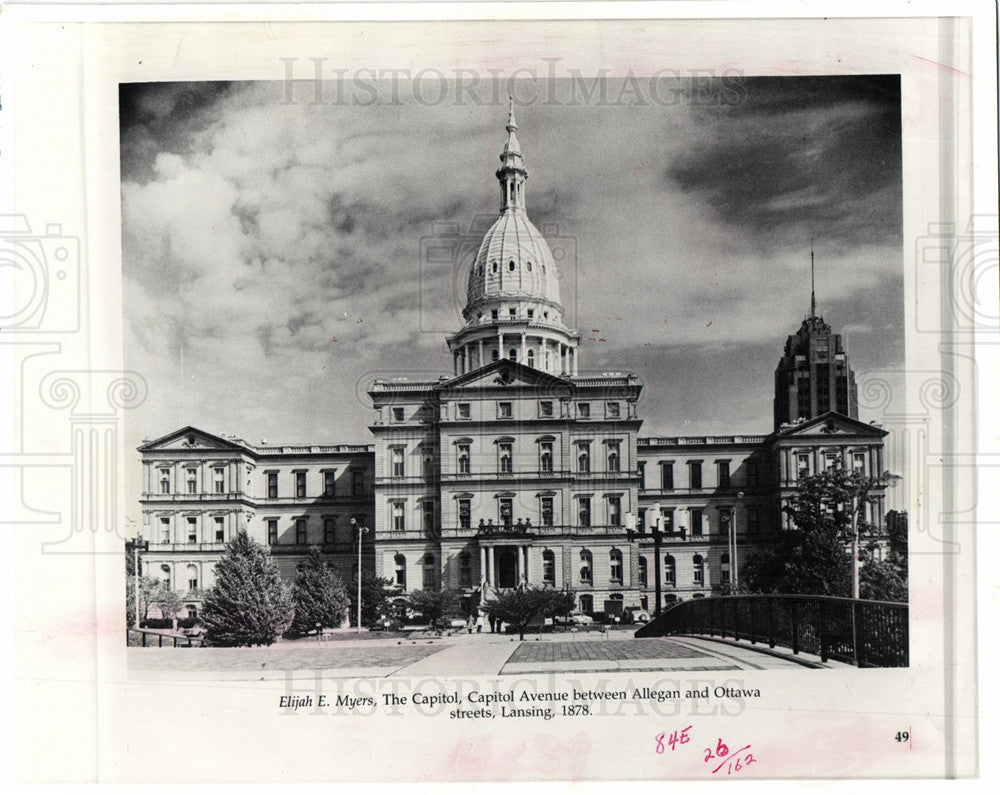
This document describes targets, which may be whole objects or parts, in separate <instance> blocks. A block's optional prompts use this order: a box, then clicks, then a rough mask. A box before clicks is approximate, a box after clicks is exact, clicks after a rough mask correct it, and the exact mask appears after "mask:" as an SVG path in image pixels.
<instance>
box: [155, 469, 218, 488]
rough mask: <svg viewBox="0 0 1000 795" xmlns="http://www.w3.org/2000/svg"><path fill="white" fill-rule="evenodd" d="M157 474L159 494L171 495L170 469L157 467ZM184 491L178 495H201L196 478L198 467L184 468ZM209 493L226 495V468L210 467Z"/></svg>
mask: <svg viewBox="0 0 1000 795" xmlns="http://www.w3.org/2000/svg"><path fill="white" fill-rule="evenodd" d="M157 474H158V476H159V482H160V494H171V493H173V473H172V470H171V468H170V467H158V468H157ZM183 475H184V491H183V492H178V493H184V494H201V493H203V491H204V490H203V489H202V488H200V486H201V485H204V484H199V482H198V481H199V477H198V467H197V466H189V467H184V472H183ZM211 489H212V490H211V493H212V494H225V493H226V468H225V467H212V472H211Z"/></svg>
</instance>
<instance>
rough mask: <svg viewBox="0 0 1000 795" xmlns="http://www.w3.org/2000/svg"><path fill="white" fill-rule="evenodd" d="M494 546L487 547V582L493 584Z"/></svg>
mask: <svg viewBox="0 0 1000 795" xmlns="http://www.w3.org/2000/svg"><path fill="white" fill-rule="evenodd" d="M493 563H494V560H493V547H486V582H487V584H489V585H492V584H493Z"/></svg>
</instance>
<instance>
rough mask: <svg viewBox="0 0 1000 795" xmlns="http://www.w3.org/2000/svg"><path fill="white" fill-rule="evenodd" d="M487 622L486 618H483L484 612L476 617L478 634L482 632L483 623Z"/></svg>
mask: <svg viewBox="0 0 1000 795" xmlns="http://www.w3.org/2000/svg"><path fill="white" fill-rule="evenodd" d="M485 624H486V619H485V618H483V614H482V613H480V614H479V616H478V617H477V618H476V634H479V633H480V632H482V631H483V625H485Z"/></svg>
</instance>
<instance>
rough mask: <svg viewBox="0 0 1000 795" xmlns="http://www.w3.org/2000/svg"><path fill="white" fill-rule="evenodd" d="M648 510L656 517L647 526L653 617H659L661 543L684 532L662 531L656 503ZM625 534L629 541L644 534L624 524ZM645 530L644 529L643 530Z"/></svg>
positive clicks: (661, 584) (658, 506) (661, 517)
mask: <svg viewBox="0 0 1000 795" xmlns="http://www.w3.org/2000/svg"><path fill="white" fill-rule="evenodd" d="M650 510H651V511H652V512H653V514H654V515H655V516H656V519H655V520H654V522H653V523H652V524H651V525H650V526H649V530H650V535H652V537H653V577H654V578H655V580H656V604H655V606H654V607H653V615H654V616H658V615H660V605H661V604H662V602H663V582H662V579H663V578H662V576H661V572H660V564H661V561H660V550H661V548H662V546H661V545H662V543H663V539H664V538H676V537H681V538H683V537H684V536H685V530H684V528H683V527H682V528H681V529H680V530H678V531H676V532H674V529H673V526H672V525H671V527H670V529H668V530H664V529H663V528H664V525H665V521H664V519H663V514H662V513H661V512H660V504H659V503H656V504H654V505H652V506H651V507H650ZM626 528H627V529H626V532H627V534H628V537H629V540H630V541H631V540H632V539H633V538H636V537H638V538H642V537H643V536H644V533H642V532H640V533H638V534H637V533H636V531H635V530H632V529H628V524H626ZM643 529H645V528H643Z"/></svg>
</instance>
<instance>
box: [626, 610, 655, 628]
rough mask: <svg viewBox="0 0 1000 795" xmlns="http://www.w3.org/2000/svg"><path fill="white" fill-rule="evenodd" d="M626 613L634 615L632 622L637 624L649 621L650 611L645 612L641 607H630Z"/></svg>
mask: <svg viewBox="0 0 1000 795" xmlns="http://www.w3.org/2000/svg"><path fill="white" fill-rule="evenodd" d="M625 612H626V613H631V614H632V620H633V621H635V622H636V623H637V624H645V623H647V622H648V621H649V611H648V610H643V609H642V608H641V607H629V608H626V609H625Z"/></svg>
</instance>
